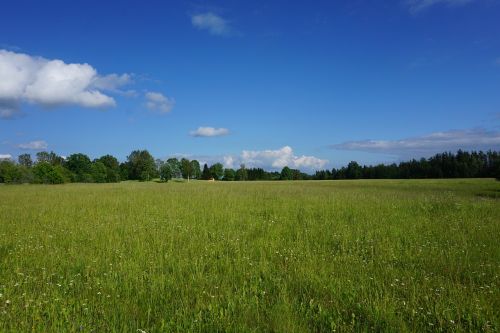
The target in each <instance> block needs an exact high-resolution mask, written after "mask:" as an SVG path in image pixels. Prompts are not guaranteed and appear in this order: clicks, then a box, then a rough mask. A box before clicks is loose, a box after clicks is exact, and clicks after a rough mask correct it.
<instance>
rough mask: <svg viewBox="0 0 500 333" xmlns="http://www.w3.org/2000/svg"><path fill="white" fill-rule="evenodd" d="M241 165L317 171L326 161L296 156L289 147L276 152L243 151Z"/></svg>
mask: <svg viewBox="0 0 500 333" xmlns="http://www.w3.org/2000/svg"><path fill="white" fill-rule="evenodd" d="M241 163H244V164H245V165H246V166H249V167H261V168H271V169H281V168H283V167H285V166H288V167H290V168H294V169H301V170H303V169H306V170H317V169H321V168H323V167H324V166H325V165H326V164H327V163H328V160H323V159H320V158H317V157H314V156H304V155H302V156H296V155H294V153H293V149H292V148H291V147H290V146H285V147H283V148H281V149H278V150H244V151H243V152H242V153H241Z"/></svg>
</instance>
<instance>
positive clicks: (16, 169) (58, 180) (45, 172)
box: [0, 150, 500, 184]
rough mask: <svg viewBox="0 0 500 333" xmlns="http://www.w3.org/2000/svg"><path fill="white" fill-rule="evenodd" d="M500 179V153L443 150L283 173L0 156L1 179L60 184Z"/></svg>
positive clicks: (134, 158)
mask: <svg viewBox="0 0 500 333" xmlns="http://www.w3.org/2000/svg"><path fill="white" fill-rule="evenodd" d="M490 177H495V178H497V179H500V153H499V152H496V151H488V152H482V151H479V152H476V151H472V152H466V151H462V150H459V151H458V152H457V153H456V154H454V153H450V152H446V153H442V154H436V155H434V156H432V157H430V158H428V159H425V158H422V159H420V160H415V159H412V160H410V161H406V162H401V163H399V164H396V163H393V164H389V165H386V164H378V165H374V166H373V165H370V166H366V165H363V166H361V165H359V164H358V163H357V162H355V161H352V162H350V163H349V164H348V165H347V166H346V167H342V168H340V169H335V168H333V169H332V170H319V171H316V172H315V173H314V174H313V175H310V174H306V173H303V172H301V171H300V170H298V169H291V168H289V167H288V166H285V167H284V168H283V169H282V170H281V172H278V171H266V170H264V169H262V168H246V167H245V165H243V164H242V165H240V167H239V168H238V169H236V170H235V169H232V168H224V166H223V165H222V164H221V163H214V164H212V165H211V166H208V165H207V164H204V165H203V168H202V167H201V165H200V163H199V162H198V161H197V160H189V159H187V158H181V159H180V160H179V159H177V158H169V159H167V160H160V159H155V158H154V157H153V156H152V155H151V154H150V153H149V152H148V151H147V150H134V151H132V152H131V153H130V155H129V156H127V160H126V161H125V162H122V163H120V162H119V161H118V159H117V158H116V157H114V156H112V155H104V156H101V157H99V158H97V159H94V160H91V159H90V158H89V157H88V156H87V155H85V154H81V153H77V154H72V155H70V156H68V157H67V158H64V157H62V156H59V155H57V154H56V153H54V152H45V151H43V152H39V153H37V154H36V159H35V160H33V159H32V156H31V155H30V154H22V155H19V157H18V160H17V163H16V162H14V161H12V160H2V161H0V183H8V184H20V183H35V184H62V183H68V182H77V183H111V182H119V181H123V180H139V181H149V180H153V179H160V180H161V181H164V182H168V181H169V180H170V179H172V178H184V179H188V180H189V179H204V180H209V179H214V180H223V181H254V180H330V179H410V178H490Z"/></svg>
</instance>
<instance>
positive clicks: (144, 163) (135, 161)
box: [127, 150, 157, 181]
mask: <svg viewBox="0 0 500 333" xmlns="http://www.w3.org/2000/svg"><path fill="white" fill-rule="evenodd" d="M127 161H128V164H129V165H128V168H129V169H128V172H129V177H128V178H129V179H134V180H141V181H146V180H151V179H153V178H154V177H156V176H157V171H156V164H155V159H154V158H153V156H151V154H150V153H149V152H148V151H147V150H134V151H133V152H131V153H130V155H129V156H127Z"/></svg>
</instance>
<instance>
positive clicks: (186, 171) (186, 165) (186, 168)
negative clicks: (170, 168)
mask: <svg viewBox="0 0 500 333" xmlns="http://www.w3.org/2000/svg"><path fill="white" fill-rule="evenodd" d="M192 172H193V171H192V170H191V162H190V161H189V160H188V159H187V158H183V159H181V173H182V178H184V179H187V180H188V181H189V178H191V174H192Z"/></svg>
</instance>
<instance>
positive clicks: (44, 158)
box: [36, 151, 64, 165]
mask: <svg viewBox="0 0 500 333" xmlns="http://www.w3.org/2000/svg"><path fill="white" fill-rule="evenodd" d="M36 161H37V163H39V162H47V163H49V164H51V165H63V164H64V158H62V157H61V156H59V155H57V154H56V153H54V152H53V151H51V152H50V153H48V152H46V151H40V152H38V153H36Z"/></svg>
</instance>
